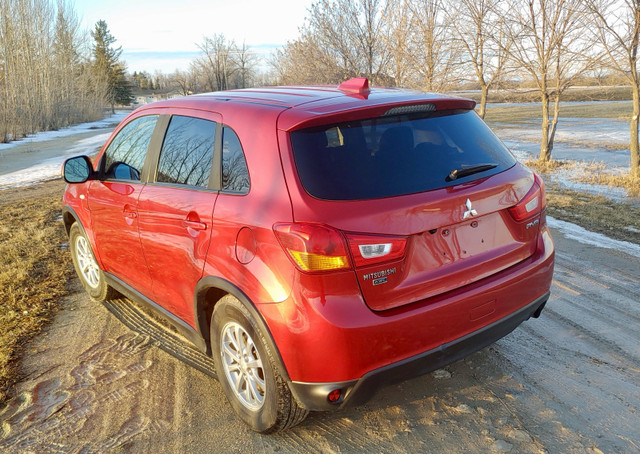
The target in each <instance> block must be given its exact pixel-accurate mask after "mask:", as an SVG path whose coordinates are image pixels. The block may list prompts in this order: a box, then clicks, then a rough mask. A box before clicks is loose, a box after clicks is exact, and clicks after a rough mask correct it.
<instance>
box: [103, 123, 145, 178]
mask: <svg viewBox="0 0 640 454" xmlns="http://www.w3.org/2000/svg"><path fill="white" fill-rule="evenodd" d="M157 121H158V117H157V116H156V115H150V116H146V117H140V118H136V119H135V120H133V121H131V122H130V123H128V124H127V125H126V126H125V127H123V128H122V129H121V130H120V132H119V133H118V135H117V136H116V137H115V139H113V140H112V141H111V143H110V144H109V147H108V148H107V151H105V154H104V172H105V177H106V178H107V179H116V180H134V181H138V180H140V175H141V174H142V166H143V165H144V159H145V157H146V155H147V149H148V148H149V142H150V141H151V135H152V134H153V130H154V128H155V127H156V122H157Z"/></svg>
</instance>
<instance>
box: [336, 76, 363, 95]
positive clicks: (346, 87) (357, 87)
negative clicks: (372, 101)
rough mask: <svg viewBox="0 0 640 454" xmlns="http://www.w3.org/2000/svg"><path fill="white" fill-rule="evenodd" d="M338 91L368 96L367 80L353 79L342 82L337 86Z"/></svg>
mask: <svg viewBox="0 0 640 454" xmlns="http://www.w3.org/2000/svg"><path fill="white" fill-rule="evenodd" d="M338 89H339V90H342V91H346V92H349V93H356V94H359V95H368V94H369V79H367V78H366V77H354V78H353V79H349V80H346V81H344V82H342V83H341V84H340V85H338Z"/></svg>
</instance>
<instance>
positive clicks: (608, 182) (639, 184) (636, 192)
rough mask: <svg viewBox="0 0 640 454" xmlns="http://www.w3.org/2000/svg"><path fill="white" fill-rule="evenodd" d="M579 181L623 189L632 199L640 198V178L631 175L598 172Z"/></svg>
mask: <svg viewBox="0 0 640 454" xmlns="http://www.w3.org/2000/svg"><path fill="white" fill-rule="evenodd" d="M577 181H580V182H582V183H588V184H600V185H604V186H609V187H616V188H623V189H625V190H626V191H627V194H628V195H629V196H631V197H640V178H634V177H632V176H631V175H629V174H627V175H612V174H610V173H603V172H597V173H593V174H587V175H584V176H581V177H579V178H577Z"/></svg>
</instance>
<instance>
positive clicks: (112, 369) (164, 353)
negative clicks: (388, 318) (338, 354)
mask: <svg viewBox="0 0 640 454" xmlns="http://www.w3.org/2000/svg"><path fill="white" fill-rule="evenodd" d="M554 233H555V237H554V238H555V241H556V245H557V249H558V255H557V264H556V274H555V282H554V285H553V289H552V291H553V296H552V298H551V299H550V301H549V304H548V305H547V309H546V310H545V312H544V313H543V315H542V317H541V318H539V319H538V320H530V321H527V322H525V323H524V324H523V325H522V326H521V327H519V328H518V329H517V330H516V331H514V332H513V333H511V334H510V335H509V336H507V337H506V338H504V339H502V340H500V341H499V342H498V343H496V344H494V345H493V346H491V347H489V348H487V349H485V350H483V351H481V352H478V353H476V354H474V355H472V356H471V357H469V358H467V359H465V360H463V361H460V362H458V363H456V364H454V365H452V366H450V367H447V368H446V369H445V370H440V371H436V372H434V373H432V374H429V375H426V376H423V377H420V378H416V379H414V380H411V381H408V382H405V383H403V384H401V385H397V386H391V387H388V388H385V389H383V390H382V391H381V392H379V393H378V394H377V395H376V397H375V399H374V400H373V401H371V402H370V403H368V404H367V405H365V406H362V407H358V408H352V409H348V410H345V411H342V412H339V413H317V414H311V415H310V416H309V418H308V419H307V420H306V421H305V422H304V423H303V424H302V425H300V426H299V427H296V428H294V429H293V430H290V431H288V432H286V433H282V434H278V435H273V436H260V435H257V434H255V433H253V432H251V431H250V430H248V429H247V428H245V426H244V425H243V424H241V423H240V422H239V421H238V420H237V419H236V417H235V416H234V415H233V413H232V410H231V407H230V406H229V404H228V403H227V402H226V400H225V398H224V395H223V394H222V390H221V388H220V386H219V384H218V382H217V381H216V380H215V379H214V378H212V375H213V372H212V364H211V361H210V360H209V359H208V358H207V357H204V356H203V355H201V354H199V353H197V352H196V351H194V350H192V349H190V348H187V347H185V344H184V342H183V341H181V340H180V339H179V338H177V337H176V336H175V335H173V334H171V333H169V332H167V331H166V330H164V329H163V328H162V327H160V326H159V325H158V324H157V323H155V322H153V321H151V320H149V319H148V318H145V317H141V316H140V314H139V312H138V311H136V310H133V306H132V305H131V303H128V302H127V301H125V300H123V301H115V302H112V303H110V304H106V305H101V304H96V303H92V302H90V301H89V300H88V298H87V296H86V295H85V294H84V293H82V292H81V291H80V288H79V286H78V284H77V282H76V283H72V285H74V286H75V287H74V288H75V290H76V291H75V292H74V293H73V295H72V296H71V297H69V298H68V299H67V300H66V301H65V302H64V307H63V309H62V310H61V311H60V313H59V314H58V316H57V317H56V319H55V321H54V323H53V324H52V325H51V326H50V327H49V329H48V330H47V331H46V333H45V334H44V335H42V336H40V337H39V338H38V339H37V340H36V341H34V342H33V343H32V344H31V345H30V346H29V348H28V350H27V354H26V358H25V361H24V365H23V373H24V374H25V379H24V380H23V381H22V382H21V383H20V385H19V386H18V390H17V391H18V394H17V397H16V398H15V399H13V400H11V401H10V402H9V403H8V404H7V405H6V406H5V408H3V409H1V410H0V424H1V425H0V452H38V453H47V452H65V453H67V452H86V453H89V452H104V451H105V450H112V449H116V450H118V451H124V452H156V453H161V452H190V453H204V452H243V453H251V452H268V453H271V452H279V453H288V452H322V453H327V452H385V453H389V452H491V451H494V452H508V451H511V452H524V453H529V452H531V453H538V452H550V453H556V452H569V453H573V452H575V453H584V452H587V453H590V452H592V453H598V452H606V453H608V452H615V453H619V452H640V415H639V414H638V411H639V408H640V343H639V342H638V341H639V339H640V302H639V301H638V300H639V297H638V295H640V282H639V279H638V274H639V271H640V259H638V258H634V257H631V256H628V255H626V254H624V253H623V252H617V251H612V250H607V249H601V248H597V247H593V246H585V245H582V244H581V243H579V242H576V241H573V240H569V239H566V238H564V237H563V236H562V234H561V233H559V232H554ZM122 321H124V322H125V323H122ZM132 328H133V329H132ZM193 366H195V367H193Z"/></svg>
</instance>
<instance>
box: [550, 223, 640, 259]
mask: <svg viewBox="0 0 640 454" xmlns="http://www.w3.org/2000/svg"><path fill="white" fill-rule="evenodd" d="M547 224H548V225H549V227H552V228H554V229H557V230H559V231H560V233H562V234H563V235H564V236H565V237H566V238H569V239H571V240H575V241H578V242H580V243H582V244H587V245H589V246H597V247H601V248H606V249H614V250H616V251H620V252H624V253H625V254H629V255H632V256H634V257H638V258H640V246H639V245H637V244H634V243H630V242H628V241H620V240H614V239H613V238H609V237H607V236H604V235H602V234H600V233H595V232H590V231H589V230H587V229H584V228H582V227H580V226H579V225H575V224H572V223H570V222H565V221H561V220H560V219H555V218H553V217H551V216H547Z"/></svg>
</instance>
